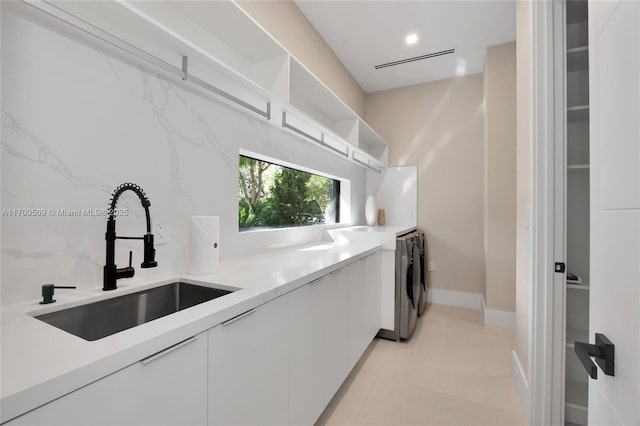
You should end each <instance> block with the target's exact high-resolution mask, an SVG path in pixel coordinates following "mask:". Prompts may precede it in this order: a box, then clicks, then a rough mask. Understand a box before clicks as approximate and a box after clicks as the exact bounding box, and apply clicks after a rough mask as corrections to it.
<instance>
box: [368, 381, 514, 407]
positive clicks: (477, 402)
mask: <svg viewBox="0 0 640 426" xmlns="http://www.w3.org/2000/svg"><path fill="white" fill-rule="evenodd" d="M378 378H381V379H383V380H389V381H391V382H396V383H397V384H400V385H405V386H407V385H408V386H413V387H416V388H418V389H421V390H426V391H429V392H435V393H438V394H440V395H443V396H445V397H449V398H456V399H460V400H462V401H465V402H471V403H473V404H478V405H484V406H485V407H488V408H491V409H494V410H500V411H504V412H506V413H510V414H520V415H523V416H524V415H525V414H524V411H523V412H515V411H511V410H507V409H505V408H500V407H495V406H493V405H489V404H485V403H484V402H479V401H474V400H470V399H468V398H464V397H461V396H458V395H451V394H448V393H446V392H441V391H437V390H434V389H427V388H424V387H422V386H420V385H416V384H415V383H409V382H404V381H400V380H397V379H390V378H388V377H383V376H377V377H376V381H377V379H378ZM371 388H372V389H373V386H372V387H371ZM369 393H371V391H369ZM367 397H369V395H368V394H367ZM358 414H360V412H358Z"/></svg>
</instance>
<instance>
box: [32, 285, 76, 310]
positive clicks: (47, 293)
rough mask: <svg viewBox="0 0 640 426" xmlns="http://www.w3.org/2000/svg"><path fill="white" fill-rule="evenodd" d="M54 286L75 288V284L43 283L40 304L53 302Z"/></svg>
mask: <svg viewBox="0 0 640 426" xmlns="http://www.w3.org/2000/svg"><path fill="white" fill-rule="evenodd" d="M56 288H72V289H73V288H76V286H74V285H73V286H69V285H53V284H45V285H43V286H42V302H40V304H41V305H48V304H49V303H53V302H55V300H54V299H53V292H54V289H56Z"/></svg>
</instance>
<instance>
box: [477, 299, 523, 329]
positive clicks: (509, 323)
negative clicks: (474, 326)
mask: <svg viewBox="0 0 640 426" xmlns="http://www.w3.org/2000/svg"><path fill="white" fill-rule="evenodd" d="M480 298H481V305H480V316H481V318H482V323H483V324H484V325H488V326H489V327H500V328H507V329H509V330H513V329H514V328H515V326H516V313H515V312H507V311H497V310H495V309H487V305H486V304H485V302H484V297H482V295H480Z"/></svg>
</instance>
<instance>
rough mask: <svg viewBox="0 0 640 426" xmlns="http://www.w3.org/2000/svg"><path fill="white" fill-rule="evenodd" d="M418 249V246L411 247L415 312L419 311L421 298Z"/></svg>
mask: <svg viewBox="0 0 640 426" xmlns="http://www.w3.org/2000/svg"><path fill="white" fill-rule="evenodd" d="M421 257H422V256H421V254H420V247H419V246H418V244H417V243H416V244H414V246H413V262H412V264H413V296H414V297H413V300H414V301H415V304H414V306H415V309H416V311H419V310H420V299H421V296H422V288H421V287H422V269H423V268H422V265H421V264H420V258H421Z"/></svg>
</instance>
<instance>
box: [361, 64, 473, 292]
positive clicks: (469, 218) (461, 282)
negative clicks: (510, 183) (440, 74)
mask: <svg viewBox="0 0 640 426" xmlns="http://www.w3.org/2000/svg"><path fill="white" fill-rule="evenodd" d="M483 97H484V96H483V80H482V74H475V75H469V76H465V77H458V78H452V79H448V80H441V81H436V82H432V83H425V84H418V85H415V86H408V87H402V88H398V89H391V90H385V91H381V92H376V93H369V94H367V96H366V101H365V118H366V120H367V122H368V123H370V124H371V126H372V127H373V128H374V129H375V130H376V131H377V132H378V133H379V134H380V135H381V136H382V137H383V138H384V139H385V140H386V141H387V142H388V144H389V165H390V166H405V165H417V166H418V227H419V228H421V229H423V230H424V231H425V232H426V236H427V240H428V244H429V256H430V260H431V261H433V262H434V263H435V271H433V272H432V273H431V285H432V287H433V288H437V289H445V290H454V291H463V292H469V293H481V292H482V290H483V287H484V279H485V270H484V254H483V171H484V168H483V119H484V110H483Z"/></svg>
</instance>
